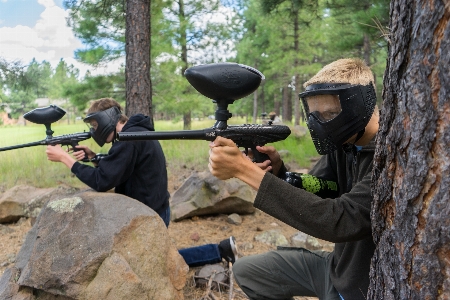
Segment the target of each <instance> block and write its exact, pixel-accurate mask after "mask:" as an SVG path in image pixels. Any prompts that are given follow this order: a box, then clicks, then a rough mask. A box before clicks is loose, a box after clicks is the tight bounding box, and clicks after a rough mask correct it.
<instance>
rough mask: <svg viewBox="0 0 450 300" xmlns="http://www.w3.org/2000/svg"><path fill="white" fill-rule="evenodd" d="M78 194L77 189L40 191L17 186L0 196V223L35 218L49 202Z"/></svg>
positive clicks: (60, 188)
mask: <svg viewBox="0 0 450 300" xmlns="http://www.w3.org/2000/svg"><path fill="white" fill-rule="evenodd" d="M77 192H79V189H77V188H73V187H70V186H65V185H61V186H59V187H57V188H47V189H40V188H36V187H32V186H27V185H18V186H14V187H13V188H11V189H9V190H7V191H6V192H4V193H3V194H2V195H1V196H0V223H10V222H16V221H17V220H19V219H20V218H22V217H26V218H35V217H36V216H37V215H38V214H39V212H40V211H41V207H42V206H43V205H44V204H45V203H46V202H47V201H49V200H52V199H56V198H60V197H62V196H66V195H71V194H74V193H77Z"/></svg>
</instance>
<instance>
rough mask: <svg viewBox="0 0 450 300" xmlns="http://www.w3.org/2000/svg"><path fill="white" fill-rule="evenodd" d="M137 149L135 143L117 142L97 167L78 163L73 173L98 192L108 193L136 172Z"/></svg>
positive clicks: (73, 167)
mask: <svg viewBox="0 0 450 300" xmlns="http://www.w3.org/2000/svg"><path fill="white" fill-rule="evenodd" d="M136 152H137V149H136V147H135V145H134V143H126V142H115V143H114V145H113V146H112V147H111V149H110V151H109V153H108V156H106V157H105V158H103V159H102V160H100V162H99V164H98V166H97V167H92V166H88V165H84V164H81V163H79V162H76V163H75V164H74V165H73V166H72V169H71V171H72V173H74V174H75V175H76V176H77V177H78V179H80V180H81V181H82V182H83V183H85V184H86V185H88V186H89V187H90V188H92V189H94V190H96V191H97V192H106V191H108V190H110V189H112V188H114V187H116V186H118V185H119V184H121V183H122V182H124V181H126V180H127V179H128V178H129V177H130V176H131V174H133V171H134V165H135V163H136V157H137V155H136Z"/></svg>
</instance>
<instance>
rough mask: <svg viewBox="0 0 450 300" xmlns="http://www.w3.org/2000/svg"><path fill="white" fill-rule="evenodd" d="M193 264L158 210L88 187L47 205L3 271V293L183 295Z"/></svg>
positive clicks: (31, 298)
mask: <svg viewBox="0 0 450 300" xmlns="http://www.w3.org/2000/svg"><path fill="white" fill-rule="evenodd" d="M187 272H188V266H187V265H186V263H185V262H184V260H183V258H182V257H181V255H179V253H178V251H177V249H176V247H175V245H173V244H172V241H171V239H170V237H169V235H168V231H167V229H166V226H165V225H164V223H163V221H162V219H161V218H160V217H159V215H158V214H156V213H155V212H154V211H153V210H151V209H150V208H148V207H147V206H146V205H144V204H142V203H140V202H138V201H136V200H134V199H131V198H128V197H126V196H123V195H119V194H114V193H96V192H83V193H79V194H76V195H73V196H71V197H69V198H62V199H59V200H51V201H49V202H48V203H47V204H46V205H45V206H44V207H43V208H42V211H41V213H40V215H39V216H38V218H37V220H36V223H35V225H34V226H33V228H32V229H31V230H30V232H29V233H28V235H27V237H26V240H25V243H24V244H23V246H22V248H21V250H20V252H19V254H18V255H17V257H16V263H15V265H14V266H13V267H12V268H11V269H10V270H9V269H8V270H7V271H5V273H4V276H3V277H2V278H1V279H0V299H10V298H9V297H11V299H29V300H35V299H46V300H47V299H48V300H56V299H58V300H59V299H81V300H88V299H89V300H90V299H110V300H116V299H126V300H130V299H183V293H182V289H183V287H184V285H185V282H186V275H187ZM19 293H20V294H19ZM36 295H38V296H36ZM13 297H15V298H13Z"/></svg>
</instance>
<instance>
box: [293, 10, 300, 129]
mask: <svg viewBox="0 0 450 300" xmlns="http://www.w3.org/2000/svg"><path fill="white" fill-rule="evenodd" d="M298 13H299V12H298V10H295V15H294V53H299V49H298V39H299V28H298V27H299V25H298ZM298 65H299V62H298V55H295V58H294V70H295V77H294V94H295V95H298V94H299V92H300V75H299V74H298V70H297V68H298ZM299 124H300V101H295V102H294V125H299Z"/></svg>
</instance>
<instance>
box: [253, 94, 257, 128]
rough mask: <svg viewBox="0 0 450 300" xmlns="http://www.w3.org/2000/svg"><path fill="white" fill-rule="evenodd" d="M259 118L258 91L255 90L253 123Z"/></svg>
mask: <svg viewBox="0 0 450 300" xmlns="http://www.w3.org/2000/svg"><path fill="white" fill-rule="evenodd" d="M257 120H258V91H257V90H256V91H254V92H253V124H256V122H257Z"/></svg>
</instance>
